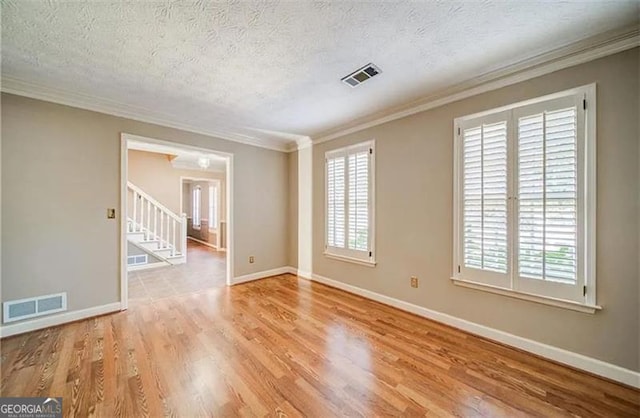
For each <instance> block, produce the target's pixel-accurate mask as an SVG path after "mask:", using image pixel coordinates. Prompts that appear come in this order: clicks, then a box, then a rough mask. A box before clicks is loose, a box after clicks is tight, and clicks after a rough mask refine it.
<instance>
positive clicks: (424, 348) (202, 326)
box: [0, 275, 640, 417]
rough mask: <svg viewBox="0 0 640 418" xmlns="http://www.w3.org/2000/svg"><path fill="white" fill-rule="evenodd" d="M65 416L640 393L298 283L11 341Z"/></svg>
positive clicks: (475, 403)
mask: <svg viewBox="0 0 640 418" xmlns="http://www.w3.org/2000/svg"><path fill="white" fill-rule="evenodd" d="M1 344H2V346H1V353H2V367H1V371H2V381H1V382H2V383H1V386H0V391H1V394H2V396H62V397H63V398H64V400H63V409H64V416H65V417H76V416H77V417H85V416H102V417H115V416H126V417H143V416H151V417H157V416H180V417H195V416H216V417H217V416H280V417H282V416H292V417H293V416H310V417H331V416H367V417H370V416H486V417H497V416H507V417H519V416H604V417H615V416H629V417H638V416H639V415H640V391H637V390H634V389H631V388H628V387H624V386H621V385H617V384H615V383H612V382H609V381H605V380H602V379H599V378H596V377H594V376H591V375H587V374H585V373H581V372H578V371H575V370H572V369H569V368H566V367H562V366H560V365H557V364H554V363H551V362H548V361H545V360H542V359H540V358H537V357H535V356H532V355H529V354H526V353H523V352H520V351H517V350H514V349H510V348H508V347H504V346H501V345H498V344H494V343H492V342H489V341H487V340H484V339H481V338H477V337H474V336H472V335H469V334H466V333H464V332H461V331H458V330H455V329H452V328H449V327H447V326H444V325H441V324H438V323H435V322H432V321H429V320H426V319H423V318H420V317H417V316H414V315H411V314H408V313H405V312H402V311H399V310H396V309H394V308H391V307H388V306H385V305H381V304H378V303H376V302H372V301H369V300H366V299H363V298H361V297H358V296H355V295H352V294H349V293H345V292H343V291H340V290H337V289H333V288H330V287H327V286H323V285H320V284H316V283H311V282H308V281H306V280H303V279H298V278H296V277H295V276H292V275H284V276H277V277H273V278H268V279H264V280H260V281H256V282H251V283H246V284H243V285H239V286H234V287H232V288H218V289H208V290H204V291H201V292H197V293H190V294H184V295H175V296H171V297H167V298H164V299H156V300H153V301H151V302H150V303H145V304H140V305H136V306H133V307H132V308H130V309H129V311H127V312H123V313H118V314H113V315H107V316H102V317H99V318H94V319H90V320H85V321H81V322H76V323H72V324H68V325H65V326H61V327H56V328H50V329H47V330H43V331H37V332H33V333H29V334H25V335H21V336H16V337H11V338H8V339H5V340H2V341H1Z"/></svg>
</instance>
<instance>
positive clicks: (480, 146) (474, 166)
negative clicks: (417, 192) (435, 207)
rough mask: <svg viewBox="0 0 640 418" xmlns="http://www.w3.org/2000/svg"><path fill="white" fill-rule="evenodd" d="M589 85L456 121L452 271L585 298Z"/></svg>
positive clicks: (528, 290) (591, 161) (590, 243)
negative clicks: (587, 98)
mask: <svg viewBox="0 0 640 418" xmlns="http://www.w3.org/2000/svg"><path fill="white" fill-rule="evenodd" d="M587 94H589V95H591V96H590V97H592V98H593V102H594V105H595V88H594V87H593V86H589V87H584V88H578V89H576V90H575V91H571V92H567V93H566V94H562V93H558V94H555V95H553V96H551V97H549V98H541V99H537V100H532V101H530V102H529V103H526V104H519V105H518V104H516V105H513V106H508V107H505V108H502V109H500V110H496V111H495V112H485V113H484V114H482V115H478V116H470V117H465V118H459V119H457V120H456V130H457V142H456V155H457V167H458V171H457V179H458V180H457V183H456V201H455V210H456V213H457V217H456V225H455V229H456V231H457V235H456V238H455V239H456V254H455V257H456V265H455V267H454V268H455V269H457V271H456V272H455V273H454V275H455V279H457V280H460V281H467V282H473V283H480V284H487V285H491V286H493V287H499V288H504V289H508V290H514V291H517V292H522V293H525V294H527V295H541V296H548V297H552V298H554V299H563V300H569V301H576V302H581V303H584V302H585V301H586V302H588V303H589V304H591V305H594V304H595V295H594V294H589V293H588V292H587V290H586V289H587V287H588V283H591V284H595V276H594V274H595V245H594V237H595V206H594V205H595V129H594V127H595V124H594V123H591V124H590V123H589V121H590V120H591V121H593V120H595V107H594V108H592V109H591V113H588V110H587V100H586V99H585V97H586V96H587Z"/></svg>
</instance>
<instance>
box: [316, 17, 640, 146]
mask: <svg viewBox="0 0 640 418" xmlns="http://www.w3.org/2000/svg"><path fill="white" fill-rule="evenodd" d="M638 46H640V27H639V26H637V25H634V26H630V27H626V28H623V29H618V30H615V31H610V32H606V33H604V34H601V35H598V36H594V37H591V38H587V39H585V40H582V41H579V42H576V43H573V44H570V45H567V46H564V47H561V48H558V49H555V50H552V51H550V52H546V53H543V54H539V55H536V56H534V57H531V58H529V59H526V60H523V61H519V62H518V63H515V64H512V65H509V66H507V67H503V68H500V69H497V70H494V71H490V72H488V73H485V74H483V75H480V76H478V77H474V78H473V79H471V80H467V81H465V82H462V83H459V84H456V85H454V86H451V87H448V88H446V89H444V90H441V91H439V92H437V93H434V94H431V95H429V96H427V97H423V98H422V99H419V100H416V101H413V102H411V103H408V104H404V105H401V106H396V107H393V108H391V109H387V110H384V111H382V112H378V113H376V114H373V115H369V116H365V117H363V118H359V119H356V120H354V121H351V122H349V123H347V124H344V125H342V126H341V127H338V128H334V129H331V130H329V131H326V132H324V133H321V134H319V135H317V136H316V137H314V138H313V143H314V144H320V143H322V142H327V141H331V140H334V139H337V138H340V137H342V136H345V135H348V134H351V133H354V132H358V131H362V130H364V129H367V128H371V127H374V126H377V125H381V124H383V123H386V122H391V121H393V120H396V119H401V118H404V117H406V116H410V115H413V114H416V113H419V112H423V111H425V110H429V109H433V108H436V107H440V106H443V105H445V104H448V103H452V102H455V101H458V100H462V99H466V98H468V97H471V96H476V95H478V94H481V93H485V92H488V91H491V90H496V89H499V88H502V87H506V86H509V85H512V84H516V83H519V82H522V81H526V80H530V79H532V78H535V77H540V76H543V75H545V74H549V73H552V72H555V71H559V70H562V69H565V68H569V67H573V66H576V65H579V64H583V63H585V62H589V61H593V60H596V59H598V58H602V57H605V56H608V55H612V54H615V53H618V52H622V51H626V50H628V49H631V48H635V47H638Z"/></svg>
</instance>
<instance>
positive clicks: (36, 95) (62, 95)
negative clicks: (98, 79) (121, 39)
mask: <svg viewBox="0 0 640 418" xmlns="http://www.w3.org/2000/svg"><path fill="white" fill-rule="evenodd" d="M0 84H1V86H0V90H1V91H2V92H5V93H10V94H15V95H18V96H24V97H29V98H32V99H38V100H44V101H47V102H53V103H58V104H62V105H66V106H71V107H77V108H80V109H85V110H92V111H94V112H99V113H106V114H108V115H112V116H119V117H122V118H127V119H132V120H137V121H139V122H145V123H152V124H154V125H160V126H165V127H167V128H174V129H179V130H181V131H186V132H192V133H196V134H200V135H206V136H212V137H215V138H219V139H223V140H227V141H232V142H238V143H241V144H245V145H251V146H254V147H259V148H266V149H270V150H273V151H281V152H289V151H290V148H289V147H290V143H289V142H284V141H274V140H271V139H267V138H261V139H258V138H251V137H248V136H246V135H235V134H233V133H229V132H218V131H213V130H210V129H207V128H202V127H198V126H194V125H190V124H186V123H182V122H179V121H176V120H172V116H170V115H165V114H161V113H159V112H157V111H153V110H150V109H145V108H142V107H138V106H131V105H128V104H126V103H120V102H116V101H112V100H108V99H104V98H101V97H97V96H91V95H86V94H80V93H75V92H71V91H66V90H60V89H55V88H51V87H47V86H43V85H40V84H36V83H32V82H29V81H26V80H21V79H18V78H15V77H10V76H5V75H3V76H2V80H1V83H0Z"/></svg>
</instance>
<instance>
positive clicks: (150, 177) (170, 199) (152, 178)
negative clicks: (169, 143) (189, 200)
mask: <svg viewBox="0 0 640 418" xmlns="http://www.w3.org/2000/svg"><path fill="white" fill-rule="evenodd" d="M128 154H129V158H128V164H129V165H128V168H129V173H128V174H129V181H130V182H132V183H133V184H135V185H136V186H138V187H140V188H141V189H142V190H143V191H144V192H145V193H147V194H149V195H151V197H153V198H154V199H156V200H158V201H159V202H160V203H162V204H163V205H165V206H166V207H167V208H168V209H169V210H171V211H172V212H174V213H176V214H178V215H179V214H180V181H181V180H180V178H181V177H190V178H207V179H218V180H220V181H221V182H224V179H225V176H224V173H214V172H211V171H204V170H183V169H177V168H174V167H173V166H172V165H171V162H170V161H169V160H168V159H167V156H166V155H164V154H157V153H154V152H145V151H138V150H129V153H128ZM203 213H206V212H203ZM187 215H189V213H188V212H187Z"/></svg>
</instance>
